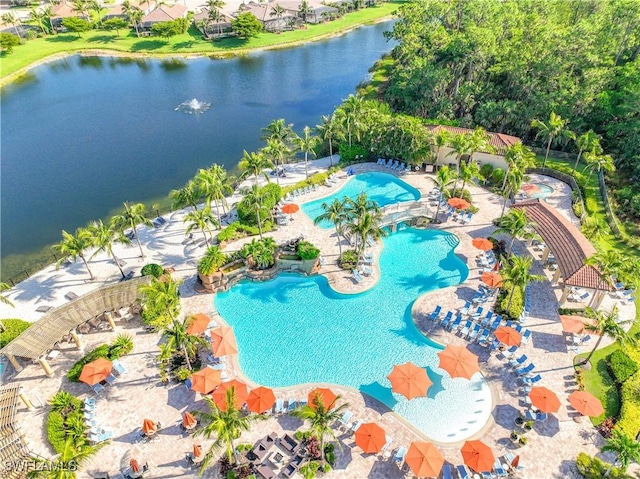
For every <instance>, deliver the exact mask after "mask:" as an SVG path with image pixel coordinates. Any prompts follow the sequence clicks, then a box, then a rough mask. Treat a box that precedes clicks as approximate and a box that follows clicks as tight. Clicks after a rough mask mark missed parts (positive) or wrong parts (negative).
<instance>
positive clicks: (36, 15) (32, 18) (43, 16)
mask: <svg viewBox="0 0 640 479" xmlns="http://www.w3.org/2000/svg"><path fill="white" fill-rule="evenodd" d="M49 12H51V8H50V7H49ZM50 19H51V16H50V15H49V16H47V12H45V11H43V10H40V9H39V8H38V7H31V9H30V10H29V23H33V24H34V25H35V26H37V27H38V28H39V29H40V30H42V33H44V34H45V35H46V34H47V33H49V31H50V30H49V28H50V26H51V21H50Z"/></svg>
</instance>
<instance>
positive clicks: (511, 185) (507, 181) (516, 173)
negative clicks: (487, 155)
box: [500, 168, 524, 219]
mask: <svg viewBox="0 0 640 479" xmlns="http://www.w3.org/2000/svg"><path fill="white" fill-rule="evenodd" d="M523 181H524V170H523V169H520V168H509V169H508V170H507V174H506V175H504V181H503V186H502V197H503V198H504V203H502V211H501V212H500V219H502V218H503V217H504V212H505V210H506V209H507V203H508V202H509V198H510V197H511V194H512V193H515V192H516V191H518V190H519V189H520V186H522V182H523Z"/></svg>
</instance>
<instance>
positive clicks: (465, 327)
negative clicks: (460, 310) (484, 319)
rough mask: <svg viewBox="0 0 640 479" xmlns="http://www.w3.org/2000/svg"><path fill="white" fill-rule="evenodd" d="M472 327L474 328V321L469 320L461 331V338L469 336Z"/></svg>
mask: <svg viewBox="0 0 640 479" xmlns="http://www.w3.org/2000/svg"><path fill="white" fill-rule="evenodd" d="M471 326H473V321H471V320H470V319H468V320H467V322H466V323H464V326H463V327H462V329H461V330H460V336H463V337H464V336H466V335H467V334H469V330H470V329H471Z"/></svg>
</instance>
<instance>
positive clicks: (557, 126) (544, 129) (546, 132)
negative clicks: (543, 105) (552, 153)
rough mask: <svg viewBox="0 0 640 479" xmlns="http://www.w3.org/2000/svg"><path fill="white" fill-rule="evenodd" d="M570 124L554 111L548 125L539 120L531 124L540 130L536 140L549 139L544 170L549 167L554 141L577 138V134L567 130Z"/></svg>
mask: <svg viewBox="0 0 640 479" xmlns="http://www.w3.org/2000/svg"><path fill="white" fill-rule="evenodd" d="M568 123H569V121H568V120H565V119H563V118H562V117H561V116H560V115H557V114H556V113H555V112H554V111H552V112H551V115H549V121H547V122H546V123H545V122H544V121H542V120H539V119H537V118H535V119H534V120H533V121H532V122H531V126H532V127H533V128H537V129H538V134H537V135H536V138H537V137H538V136H542V137H544V138H548V141H547V151H546V152H545V155H544V161H543V162H542V167H543V168H544V167H546V165H547V159H548V158H549V150H551V144H552V143H553V141H554V140H556V139H557V138H562V137H565V138H575V134H574V133H573V132H572V131H571V130H569V129H567V124H568Z"/></svg>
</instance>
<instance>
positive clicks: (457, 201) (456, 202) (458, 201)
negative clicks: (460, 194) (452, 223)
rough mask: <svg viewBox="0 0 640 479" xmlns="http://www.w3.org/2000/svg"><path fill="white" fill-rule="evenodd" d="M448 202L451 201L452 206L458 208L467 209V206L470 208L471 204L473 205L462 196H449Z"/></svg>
mask: <svg viewBox="0 0 640 479" xmlns="http://www.w3.org/2000/svg"><path fill="white" fill-rule="evenodd" d="M447 203H449V205H450V206H453V207H454V208H455V209H457V210H466V209H467V208H469V206H471V203H469V202H468V201H467V200H464V199H462V198H449V200H447Z"/></svg>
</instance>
